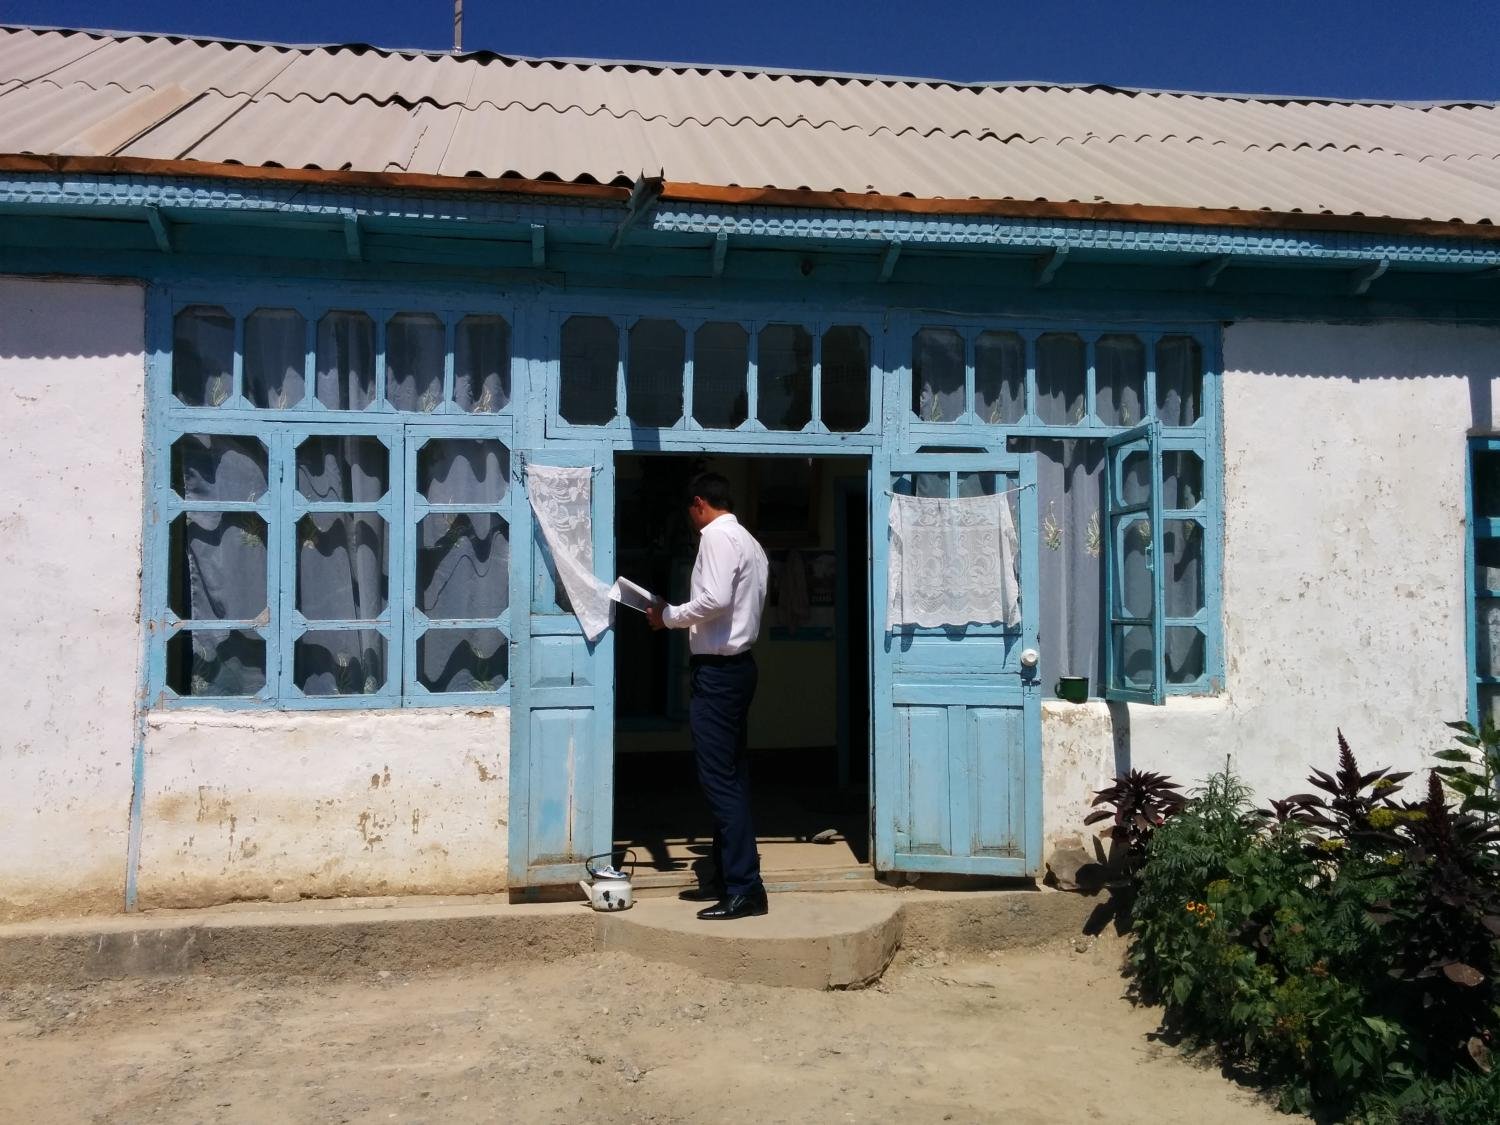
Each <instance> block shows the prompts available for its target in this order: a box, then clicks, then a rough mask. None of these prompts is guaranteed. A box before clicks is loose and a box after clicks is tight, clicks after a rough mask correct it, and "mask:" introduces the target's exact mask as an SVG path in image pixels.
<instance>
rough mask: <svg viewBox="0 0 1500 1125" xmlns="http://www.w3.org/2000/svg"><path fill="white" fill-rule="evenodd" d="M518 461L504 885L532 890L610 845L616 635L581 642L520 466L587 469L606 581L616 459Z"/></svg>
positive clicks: (574, 870) (611, 561)
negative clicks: (520, 597)
mask: <svg viewBox="0 0 1500 1125" xmlns="http://www.w3.org/2000/svg"><path fill="white" fill-rule="evenodd" d="M521 463H522V469H521V471H520V472H519V473H517V474H516V475H517V481H516V484H517V486H518V487H519V488H520V489H521V490H522V497H521V503H519V504H518V505H517V511H518V520H517V522H518V523H520V524H522V527H523V528H524V535H518V536H517V537H516V538H517V540H518V541H519V542H520V549H519V550H520V555H521V558H520V559H519V560H518V565H517V566H516V567H514V568H513V571H512V572H513V573H516V572H517V571H519V572H520V573H519V575H518V578H519V581H520V582H522V583H524V589H525V591H526V598H527V601H526V605H527V607H528V609H527V612H525V613H524V614H519V613H517V614H515V616H516V617H517V619H518V620H520V621H523V622H525V623H526V627H525V630H524V633H523V635H522V636H520V637H518V638H517V642H518V643H517V650H518V652H517V667H516V669H515V671H514V673H513V679H512V693H513V694H512V702H513V707H514V711H513V719H512V723H511V753H510V834H509V837H510V846H509V864H508V867H509V871H508V881H509V884H510V885H511V886H512V887H526V886H531V887H535V886H543V885H546V884H552V883H567V882H571V881H573V880H574V879H577V878H579V877H581V875H582V873H583V869H582V867H581V864H582V862H583V860H584V858H585V857H587V856H589V855H594V854H597V853H599V852H604V851H608V850H609V848H610V845H611V839H610V831H611V822H612V820H613V811H614V810H613V803H614V760H613V755H612V745H613V737H614V692H613V683H614V630H613V629H607V630H605V632H604V634H603V635H602V636H601V637H600V638H599V639H598V640H597V641H595V642H594V643H593V644H590V643H589V642H588V641H587V640H586V639H585V638H584V635H583V630H582V628H580V626H579V624H578V619H577V618H576V617H574V616H573V612H572V609H571V608H570V606H569V604H568V600H567V595H566V594H565V593H564V592H563V590H562V587H561V585H560V584H559V583H558V582H557V579H556V576H555V572H554V570H553V567H552V560H551V557H550V555H549V553H548V551H547V546H546V543H545V542H544V541H543V539H542V535H541V530H540V529H539V528H538V527H537V524H536V517H535V515H534V514H533V513H532V511H531V505H530V494H529V492H528V491H526V490H527V480H526V472H525V467H524V466H526V465H573V466H585V465H586V466H590V467H591V468H592V469H593V473H594V476H593V523H594V573H595V575H597V576H598V577H600V578H601V579H603V580H604V581H606V582H607V581H610V580H611V579H612V578H613V576H614V573H615V535H614V460H613V457H612V455H611V453H610V451H609V450H608V449H607V448H603V447H601V448H600V449H598V450H595V451H589V450H567V449H553V448H548V449H544V450H538V451H528V452H526V453H524V454H523V456H522V458H521ZM519 608H520V607H519V606H518V607H517V609H519ZM513 613H514V611H513Z"/></svg>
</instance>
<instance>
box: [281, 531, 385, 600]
mask: <svg viewBox="0 0 1500 1125" xmlns="http://www.w3.org/2000/svg"><path fill="white" fill-rule="evenodd" d="M389 585H390V548H389V545H388V543H387V535H386V523H385V520H384V519H383V518H382V517H381V516H378V515H376V514H374V513H373V512H339V513H326V514H314V515H306V516H303V517H302V519H301V520H299V521H298V523H297V609H298V610H299V611H300V612H301V614H302V616H304V617H306V618H307V619H308V620H310V621H367V620H370V619H371V618H375V617H379V616H380V614H381V613H383V612H384V611H385V606H386V598H387V596H388V595H387V591H388V588H389Z"/></svg>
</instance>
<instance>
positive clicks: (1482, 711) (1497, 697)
mask: <svg viewBox="0 0 1500 1125" xmlns="http://www.w3.org/2000/svg"><path fill="white" fill-rule="evenodd" d="M1486 719H1488V720H1489V721H1490V722H1491V723H1493V724H1494V725H1495V726H1497V727H1500V687H1492V686H1490V685H1488V684H1481V685H1480V687H1479V721H1480V722H1481V723H1483V722H1484V721H1485V720H1486Z"/></svg>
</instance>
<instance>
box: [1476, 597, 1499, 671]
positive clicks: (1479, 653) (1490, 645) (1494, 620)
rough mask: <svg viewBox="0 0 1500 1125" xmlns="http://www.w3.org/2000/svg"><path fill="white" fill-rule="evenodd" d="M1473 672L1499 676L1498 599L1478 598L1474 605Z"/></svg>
mask: <svg viewBox="0 0 1500 1125" xmlns="http://www.w3.org/2000/svg"><path fill="white" fill-rule="evenodd" d="M1474 671H1475V672H1476V673H1477V674H1478V675H1481V676H1500V599H1496V598H1480V599H1479V600H1478V601H1477V602H1476V603H1475V606H1474Z"/></svg>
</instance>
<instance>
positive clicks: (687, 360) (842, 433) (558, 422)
mask: <svg viewBox="0 0 1500 1125" xmlns="http://www.w3.org/2000/svg"><path fill="white" fill-rule="evenodd" d="M544 315H545V322H546V332H547V336H548V339H549V340H550V341H551V345H552V346H551V347H549V349H548V353H547V357H546V359H545V361H544V365H543V367H542V369H541V370H540V371H538V373H537V374H538V376H539V378H540V380H543V381H544V382H539V383H538V384H537V385H545V386H546V388H547V400H546V420H545V430H546V436H547V437H548V438H549V439H557V440H560V441H570V442H578V441H588V442H597V441H598V440H599V439H600V438H601V437H603V438H605V439H607V440H610V441H611V442H612V443H614V444H617V445H620V446H623V447H632V446H633V447H636V448H660V449H671V448H690V449H697V448H701V447H702V445H703V443H704V441H706V440H712V441H714V442H720V443H723V444H725V445H735V446H740V445H743V446H746V447H754V446H775V445H783V446H784V445H794V444H798V445H800V444H802V443H806V442H815V443H818V444H820V445H824V446H834V445H837V446H848V447H850V448H852V449H859V450H866V449H870V448H873V447H874V446H875V445H877V444H879V441H880V430H881V413H882V400H881V390H882V380H881V374H882V371H883V367H884V356H883V346H884V337H885V331H884V328H883V326H882V323H881V321H880V320H879V319H878V318H876V317H872V316H871V315H870V314H869V313H868V312H861V311H855V310H848V311H845V312H839V311H837V310H830V309H828V308H823V307H819V308H815V309H809V308H808V307H807V306H805V305H798V306H774V305H773V306H758V307H756V308H755V309H754V310H753V311H747V310H746V309H745V306H744V305H743V303H736V302H725V304H724V306H723V307H722V308H720V307H708V308H705V307H704V305H702V304H695V305H685V304H681V303H672V302H662V301H658V300H653V299H651V298H649V297H639V298H634V299H629V300H618V299H594V300H587V299H577V300H572V301H567V302H555V301H554V302H546V303H544ZM573 317H602V318H605V319H607V320H609V321H611V322H612V323H613V324H614V326H615V331H616V333H617V337H616V338H617V352H616V365H615V402H614V407H615V412H614V416H613V417H612V418H611V419H610V420H609V421H608V422H605V423H602V424H600V425H588V424H580V423H574V422H569V421H568V420H567V419H565V418H564V417H563V416H562V411H561V405H560V399H561V393H562V332H563V326H564V324H566V322H567V321H569V320H570V319H572V318H573ZM642 320H671V321H675V322H676V323H677V324H678V325H680V326H681V327H682V329H683V331H684V333H685V355H684V360H683V372H682V382H683V388H682V416H681V417H680V418H679V419H678V420H677V422H676V423H675V424H674V425H671V426H660V427H657V426H643V425H640V424H639V423H637V422H633V421H632V420H631V419H630V417H629V415H628V413H627V410H626V372H627V370H628V368H629V364H630V330H631V328H632V327H633V326H634V325H635V324H636V323H637V322H639V321H642ZM722 323H732V324H737V325H739V326H740V327H741V328H743V329H744V330H745V332H746V333H747V335H748V337H749V339H748V348H749V354H748V357H747V370H746V384H747V386H746V400H747V403H746V405H747V413H748V417H747V418H746V419H745V421H744V422H742V423H740V424H739V425H738V426H736V427H734V428H732V429H721V428H715V427H711V426H705V425H703V424H702V423H700V422H698V421H697V420H696V419H695V418H694V417H693V375H694V366H693V358H694V357H693V343H694V334H695V333H696V332H697V330H698V329H699V328H701V327H703V326H704V325H705V324H722ZM783 324H785V325H793V326H796V327H799V328H802V329H804V330H806V332H807V333H808V335H809V336H810V337H811V338H812V360H811V363H812V405H811V419H810V421H809V422H808V423H807V424H806V425H805V426H803V428H802V429H800V430H773V429H770V428H769V427H767V426H766V425H765V423H763V422H762V421H760V419H759V417H758V408H759V391H760V355H759V348H760V334H761V332H762V330H763V329H765V328H767V327H769V326H771V325H783ZM833 328H860V329H863V330H864V332H865V335H866V337H867V338H868V341H869V348H870V352H869V361H870V364H869V366H870V371H869V374H870V401H869V417H868V418H867V419H866V422H865V425H864V426H862V427H861V428H860V429H858V430H831V429H829V428H828V426H827V425H826V424H825V423H824V422H823V342H824V338H825V336H826V335H827V333H828V332H829V330H830V329H833Z"/></svg>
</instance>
